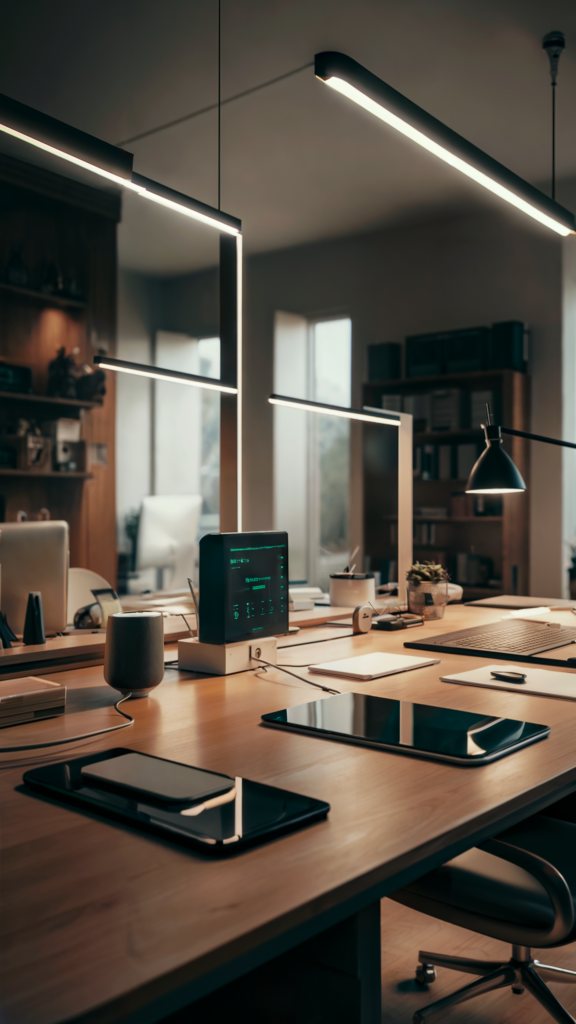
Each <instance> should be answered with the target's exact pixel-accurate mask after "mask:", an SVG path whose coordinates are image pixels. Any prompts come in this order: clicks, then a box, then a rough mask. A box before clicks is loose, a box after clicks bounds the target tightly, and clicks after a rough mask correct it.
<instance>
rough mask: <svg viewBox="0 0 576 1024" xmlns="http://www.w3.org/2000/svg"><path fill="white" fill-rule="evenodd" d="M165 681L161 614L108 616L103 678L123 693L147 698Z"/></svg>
mask: <svg viewBox="0 0 576 1024" xmlns="http://www.w3.org/2000/svg"><path fill="white" fill-rule="evenodd" d="M163 678H164V625H163V622H162V616H161V614H160V612H117V613H116V614H115V615H110V616H109V617H108V623H107V626H106V652H105V655H104V679H105V680H106V682H107V683H108V684H109V686H112V687H113V689H115V690H120V693H124V694H127V693H131V694H132V696H133V697H147V696H148V694H149V693H150V691H151V690H153V689H154V688H155V687H156V686H158V684H159V683H161V682H162V680H163Z"/></svg>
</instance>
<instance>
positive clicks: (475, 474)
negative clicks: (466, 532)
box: [466, 425, 526, 494]
mask: <svg viewBox="0 0 576 1024" xmlns="http://www.w3.org/2000/svg"><path fill="white" fill-rule="evenodd" d="M484 432H485V434H486V448H485V449H484V451H483V452H482V455H481V456H480V458H479V459H478V461H477V462H476V463H475V464H474V466H473V467H472V472H471V473H470V477H469V479H468V483H467V484H466V493H467V494H513V493H514V492H516V491H525V490H526V484H525V483H524V480H523V479H522V474H521V473H520V472H519V470H518V469H517V467H516V466H515V465H514V462H513V461H512V459H511V458H510V456H509V455H508V454H507V452H505V451H504V449H503V447H502V437H501V435H500V427H496V426H492V425H491V426H486V427H484Z"/></svg>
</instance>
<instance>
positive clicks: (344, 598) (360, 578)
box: [330, 572, 376, 608]
mask: <svg viewBox="0 0 576 1024" xmlns="http://www.w3.org/2000/svg"><path fill="white" fill-rule="evenodd" d="M375 600H376V588H375V584H374V573H373V572H336V573H334V574H333V575H332V576H331V577H330V604H333V605H337V606H338V607H340V608H357V607H358V605H360V604H370V602H372V603H373V602H374V601H375Z"/></svg>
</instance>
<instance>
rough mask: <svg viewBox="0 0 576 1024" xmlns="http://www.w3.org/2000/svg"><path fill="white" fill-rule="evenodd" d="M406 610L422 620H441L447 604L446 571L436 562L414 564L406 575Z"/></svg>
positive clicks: (447, 578)
mask: <svg viewBox="0 0 576 1024" xmlns="http://www.w3.org/2000/svg"><path fill="white" fill-rule="evenodd" d="M406 579H407V580H408V608H409V609H410V611H411V612H413V613H414V614H415V615H422V617H423V618H424V619H441V618H443V616H444V609H445V607H446V605H447V604H448V580H449V579H450V577H449V575H448V573H447V572H446V569H444V568H443V566H441V565H438V564H437V563H436V562H414V565H411V566H410V568H409V570H408V572H407V573H406Z"/></svg>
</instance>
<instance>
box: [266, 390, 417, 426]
mask: <svg viewBox="0 0 576 1024" xmlns="http://www.w3.org/2000/svg"><path fill="white" fill-rule="evenodd" d="M268 401H269V402H270V405H285V406H287V407H288V408H289V409H302V410H303V411H304V412H318V413H321V414H324V415H325V416H340V417H341V418H342V419H345V420H361V421H362V422H363V423H381V424H382V425H383V426H386V425H388V426H390V427H399V426H400V423H401V419H400V416H395V415H394V413H390V412H382V413H380V412H378V410H376V409H375V410H372V409H371V410H370V411H369V412H368V411H367V410H364V409H347V408H345V407H344V406H342V405H327V404H326V403H325V402H312V401H309V400H308V399H306V398H290V397H289V396H288V395H270V396H269V397H268Z"/></svg>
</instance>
